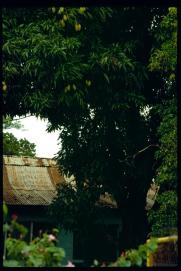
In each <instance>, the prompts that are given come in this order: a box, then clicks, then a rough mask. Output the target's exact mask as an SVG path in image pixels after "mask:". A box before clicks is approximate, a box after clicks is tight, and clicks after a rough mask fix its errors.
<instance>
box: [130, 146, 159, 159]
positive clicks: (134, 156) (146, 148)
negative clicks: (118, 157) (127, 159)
mask: <svg viewBox="0 0 181 271" xmlns="http://www.w3.org/2000/svg"><path fill="white" fill-rule="evenodd" d="M151 147H157V148H159V145H158V144H151V145H149V146H147V147H145V148H144V149H142V150H140V151H138V152H137V153H135V154H134V155H133V159H135V158H136V156H137V155H139V154H140V153H142V152H144V151H146V150H148V149H149V148H151Z"/></svg>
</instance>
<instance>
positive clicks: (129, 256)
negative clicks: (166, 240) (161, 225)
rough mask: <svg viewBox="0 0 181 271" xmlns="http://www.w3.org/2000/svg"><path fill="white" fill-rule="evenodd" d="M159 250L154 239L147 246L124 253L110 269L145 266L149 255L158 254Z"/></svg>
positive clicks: (140, 246)
mask: <svg viewBox="0 0 181 271" xmlns="http://www.w3.org/2000/svg"><path fill="white" fill-rule="evenodd" d="M157 248H158V244H157V239H156V238H152V239H150V240H149V241H148V242H147V243H146V244H143V245H139V247H138V249H130V250H127V251H126V252H123V253H122V254H121V256H120V257H119V258H118V259H117V261H116V262H114V263H112V264H110V265H109V266H110V267H130V266H140V267H141V266H145V263H146V258H147V254H148V253H153V252H156V250H157Z"/></svg>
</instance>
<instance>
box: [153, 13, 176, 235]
mask: <svg viewBox="0 0 181 271" xmlns="http://www.w3.org/2000/svg"><path fill="white" fill-rule="evenodd" d="M156 34H157V35H156V40H157V43H158V44H157V47H156V48H155V50H154V51H153V53H152V56H151V59H150V64H149V68H150V69H151V70H152V71H156V72H158V73H159V74H160V76H162V77H163V78H164V79H165V85H164V88H165V93H166V95H165V96H164V97H163V100H162V103H159V104H158V105H157V107H156V110H157V113H158V115H159V117H160V120H161V122H160V125H159V127H158V129H157V134H158V138H159V143H160V148H159V150H158V151H157V153H156V159H157V161H158V167H157V171H156V174H155V181H156V183H157V184H158V185H160V193H159V195H158V197H157V204H156V205H155V208H153V210H150V212H149V213H148V218H149V221H150V223H151V225H152V235H154V236H164V235H168V234H173V233H175V232H176V231H177V211H178V210H177V100H176V63H177V9H176V8H169V12H168V14H167V15H166V16H164V18H163V20H162V21H161V23H160V25H159V29H158V31H157V33H156Z"/></svg>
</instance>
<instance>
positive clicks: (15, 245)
mask: <svg viewBox="0 0 181 271" xmlns="http://www.w3.org/2000/svg"><path fill="white" fill-rule="evenodd" d="M3 210H4V215H5V216H6V215H7V207H6V205H5V204H3ZM16 220H17V216H15V215H14V217H13V219H12V221H11V222H10V223H9V224H8V223H4V225H3V231H4V234H5V236H6V238H5V240H4V250H5V252H6V253H4V257H3V266H4V267H60V266H62V265H61V261H62V259H63V258H64V257H65V252H64V250H63V249H62V248H60V247H58V246H57V238H56V236H55V235H56V234H57V233H58V230H57V229H53V230H52V234H47V233H43V234H42V237H36V238H34V239H33V240H32V241H31V242H29V243H28V242H26V241H25V240H24V237H25V236H26V234H27V229H26V228H25V227H24V226H23V225H21V224H19V223H18V222H17V221H16ZM14 231H18V232H19V234H20V235H19V238H13V237H12V233H13V232H14Z"/></svg>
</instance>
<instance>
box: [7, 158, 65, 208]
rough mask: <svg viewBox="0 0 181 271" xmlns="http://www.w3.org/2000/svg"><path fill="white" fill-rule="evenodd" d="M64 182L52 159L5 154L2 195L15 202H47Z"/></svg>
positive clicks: (12, 202)
mask: <svg viewBox="0 0 181 271" xmlns="http://www.w3.org/2000/svg"><path fill="white" fill-rule="evenodd" d="M61 182H62V183H63V182H65V179H64V177H63V176H62V175H61V173H60V172H59V169H58V167H57V166H56V162H55V161H54V160H52V159H45V158H30V157H17V156H3V199H4V201H5V202H6V203H7V204H12V205H48V204H50V203H51V202H52V200H53V198H54V197H55V196H56V184H58V183H61Z"/></svg>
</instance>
